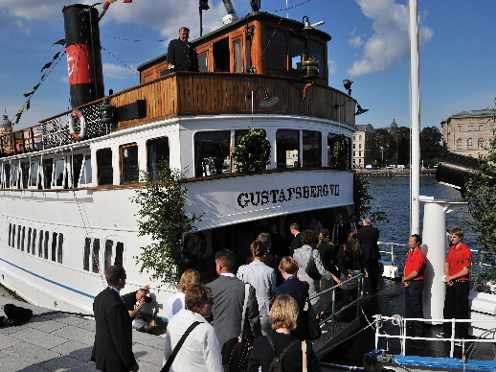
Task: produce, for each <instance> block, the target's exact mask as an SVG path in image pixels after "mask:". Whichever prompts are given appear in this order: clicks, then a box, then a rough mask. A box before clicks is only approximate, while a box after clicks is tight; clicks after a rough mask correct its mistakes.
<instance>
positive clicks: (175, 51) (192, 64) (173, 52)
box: [167, 26, 198, 71]
mask: <svg viewBox="0 0 496 372" xmlns="http://www.w3.org/2000/svg"><path fill="white" fill-rule="evenodd" d="M188 38H189V28H187V27H184V26H183V27H181V28H180V29H179V34H178V38H177V39H174V40H171V42H170V43H169V48H168V51H167V62H168V63H169V69H173V70H174V71H198V56H197V55H196V51H195V48H194V47H193V45H192V44H191V43H190V42H189V41H188Z"/></svg>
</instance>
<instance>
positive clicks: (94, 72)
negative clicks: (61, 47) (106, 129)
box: [62, 4, 104, 107]
mask: <svg viewBox="0 0 496 372" xmlns="http://www.w3.org/2000/svg"><path fill="white" fill-rule="evenodd" d="M62 12H63V13H64V25H65V50H66V53H67V69H68V75H69V76H68V77H69V85H70V88H71V106H72V107H78V106H81V105H83V104H85V103H87V102H90V101H93V100H95V99H98V98H101V97H103V94H104V93H103V92H104V88H103V74H102V55H101V52H100V49H101V46H100V31H99V28H98V11H97V10H96V9H95V8H93V7H90V6H88V5H82V4H74V5H69V6H66V7H64V9H63V11H62Z"/></svg>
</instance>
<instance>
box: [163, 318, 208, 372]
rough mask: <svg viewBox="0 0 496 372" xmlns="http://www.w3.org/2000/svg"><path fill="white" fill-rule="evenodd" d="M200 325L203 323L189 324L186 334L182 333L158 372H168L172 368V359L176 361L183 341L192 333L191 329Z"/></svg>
mask: <svg viewBox="0 0 496 372" xmlns="http://www.w3.org/2000/svg"><path fill="white" fill-rule="evenodd" d="M201 323H203V322H198V321H196V322H193V324H191V325H190V326H189V327H188V329H187V330H186V332H184V334H183V335H182V336H181V338H180V339H179V341H178V342H177V344H176V346H175V347H174V350H172V353H171V355H169V357H168V358H167V361H166V362H165V365H164V366H163V367H162V369H161V370H160V372H169V370H170V368H171V367H172V363H174V359H176V356H177V353H178V352H179V350H180V349H181V347H182V346H183V344H184V341H186V338H187V337H188V336H189V334H190V333H191V332H192V331H193V329H195V328H196V327H197V326H198V325H199V324H201Z"/></svg>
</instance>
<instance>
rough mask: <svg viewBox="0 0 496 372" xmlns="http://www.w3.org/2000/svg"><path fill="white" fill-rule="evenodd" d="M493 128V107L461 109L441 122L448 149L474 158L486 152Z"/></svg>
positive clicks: (495, 112)
mask: <svg viewBox="0 0 496 372" xmlns="http://www.w3.org/2000/svg"><path fill="white" fill-rule="evenodd" d="M495 129H496V110H495V109H483V110H471V111H462V112H460V113H458V114H455V115H453V116H450V117H449V118H448V119H446V120H445V121H443V122H441V133H442V135H443V142H444V143H445V144H446V146H447V148H448V151H450V152H453V153H456V154H460V155H466V156H472V157H475V158H479V157H484V156H486V155H487V154H488V152H489V147H490V144H491V140H492V139H493V137H494V131H495Z"/></svg>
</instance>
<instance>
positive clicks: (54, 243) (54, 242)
mask: <svg viewBox="0 0 496 372" xmlns="http://www.w3.org/2000/svg"><path fill="white" fill-rule="evenodd" d="M56 260H57V233H56V232H54V233H53V234H52V261H53V262H55V261H56Z"/></svg>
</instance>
